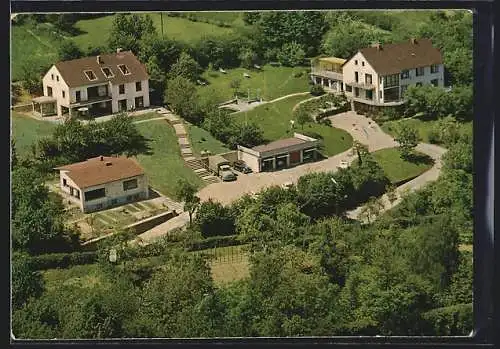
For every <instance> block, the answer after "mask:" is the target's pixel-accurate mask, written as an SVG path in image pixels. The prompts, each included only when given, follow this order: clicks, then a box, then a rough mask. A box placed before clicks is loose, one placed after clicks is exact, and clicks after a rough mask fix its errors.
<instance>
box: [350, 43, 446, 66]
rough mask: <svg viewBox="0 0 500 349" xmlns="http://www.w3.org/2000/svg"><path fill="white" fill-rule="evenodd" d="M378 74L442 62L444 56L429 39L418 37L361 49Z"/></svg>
mask: <svg viewBox="0 0 500 349" xmlns="http://www.w3.org/2000/svg"><path fill="white" fill-rule="evenodd" d="M359 52H361V53H362V54H363V56H364V57H365V58H366V60H367V61H368V62H369V63H370V65H371V66H372V67H373V69H375V71H376V72H377V73H378V74H382V75H389V74H397V73H400V72H401V71H402V70H406V69H412V68H418V67H424V66H430V65H433V64H442V63H443V57H442V55H441V52H440V51H439V49H437V48H436V47H434V46H432V42H431V40H429V39H416V40H415V41H414V42H412V40H408V41H404V42H399V43H395V44H386V45H382V44H381V45H380V49H379V48H377V47H367V48H363V49H361V50H359Z"/></svg>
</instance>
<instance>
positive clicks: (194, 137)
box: [187, 124, 229, 155]
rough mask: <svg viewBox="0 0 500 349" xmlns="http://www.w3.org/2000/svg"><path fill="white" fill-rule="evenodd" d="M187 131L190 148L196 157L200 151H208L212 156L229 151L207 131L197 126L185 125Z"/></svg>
mask: <svg viewBox="0 0 500 349" xmlns="http://www.w3.org/2000/svg"><path fill="white" fill-rule="evenodd" d="M187 131H188V134H189V141H190V143H191V148H192V149H193V150H194V152H195V154H197V155H200V152H201V151H202V150H209V151H210V152H211V153H212V154H220V153H225V152H228V151H229V149H228V148H226V147H225V146H224V144H223V143H222V142H220V141H218V140H217V139H215V138H214V137H213V136H212V135H211V134H210V133H209V132H208V131H205V130H204V129H202V128H200V127H198V126H195V125H191V124H187ZM202 139H204V140H202Z"/></svg>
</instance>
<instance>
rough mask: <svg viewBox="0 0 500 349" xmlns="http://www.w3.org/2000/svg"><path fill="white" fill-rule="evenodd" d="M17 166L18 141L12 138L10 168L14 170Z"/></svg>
mask: <svg viewBox="0 0 500 349" xmlns="http://www.w3.org/2000/svg"><path fill="white" fill-rule="evenodd" d="M16 166H17V151H16V141H15V140H14V138H11V139H10V168H11V170H13V169H14V168H15V167H16Z"/></svg>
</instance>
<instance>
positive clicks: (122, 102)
mask: <svg viewBox="0 0 500 349" xmlns="http://www.w3.org/2000/svg"><path fill="white" fill-rule="evenodd" d="M118 110H119V111H126V110H127V100H126V99H120V100H119V101H118Z"/></svg>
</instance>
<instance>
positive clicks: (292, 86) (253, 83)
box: [198, 65, 309, 102]
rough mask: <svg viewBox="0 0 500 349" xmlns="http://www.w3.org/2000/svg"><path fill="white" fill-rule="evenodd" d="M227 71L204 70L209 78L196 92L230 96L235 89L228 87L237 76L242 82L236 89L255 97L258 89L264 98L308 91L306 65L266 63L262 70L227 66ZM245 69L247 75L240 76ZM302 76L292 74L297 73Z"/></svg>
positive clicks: (225, 99)
mask: <svg viewBox="0 0 500 349" xmlns="http://www.w3.org/2000/svg"><path fill="white" fill-rule="evenodd" d="M226 72H227V73H226V74H223V73H221V72H219V71H211V72H209V71H206V72H204V73H203V75H202V77H203V78H204V79H206V80H207V81H208V84H207V85H206V86H199V87H198V92H199V94H200V95H201V96H206V95H211V94H213V95H215V96H216V97H217V99H218V100H219V101H220V102H223V101H227V100H230V99H231V98H233V96H234V90H233V89H232V88H231V87H230V84H231V81H233V80H240V81H241V86H240V87H239V89H238V92H239V93H241V94H242V95H245V98H246V97H247V95H248V89H250V98H256V95H257V89H260V92H259V95H260V97H262V98H263V99H264V100H266V101H271V100H273V99H275V98H278V97H282V96H285V95H288V94H291V93H297V92H307V91H309V84H308V79H309V73H308V68H306V67H294V68H290V67H273V66H270V65H265V66H263V67H262V69H261V70H248V69H245V68H236V69H226ZM243 73H248V74H249V75H250V78H245V77H243ZM300 73H302V75H301V76H294V75H295V74H300Z"/></svg>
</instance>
